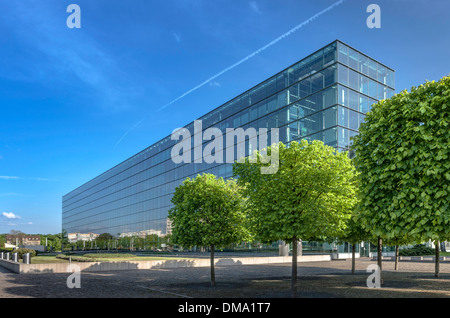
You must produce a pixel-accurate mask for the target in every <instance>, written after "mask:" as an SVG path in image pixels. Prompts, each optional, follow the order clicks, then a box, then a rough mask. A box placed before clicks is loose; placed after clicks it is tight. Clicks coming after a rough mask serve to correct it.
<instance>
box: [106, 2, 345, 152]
mask: <svg viewBox="0 0 450 318" xmlns="http://www.w3.org/2000/svg"><path fill="white" fill-rule="evenodd" d="M344 1H345V0H339V1H337V2H335V3H333V4H332V5H330V6H329V7H327V8H325V9H323V10H322V11H320V12H318V13H316V14H315V15H313V16H312V17H310V18H309V19H307V20H305V21H303V22H302V23H300V24H298V25H296V26H295V27H293V28H292V29H290V30H289V31H287V32H285V33H283V34H282V35H280V36H279V37H277V38H276V39H275V40H273V41H271V42H269V43H267V44H266V45H264V46H263V47H261V48H259V49H258V50H256V51H255V52H253V53H251V54H249V55H247V56H246V57H244V58H243V59H241V60H240V61H238V62H236V63H234V64H233V65H231V66H228V67H227V68H225V69H224V70H222V71H220V72H219V73H217V74H215V75H213V76H211V77H210V78H208V79H207V80H206V81H204V82H202V83H201V84H199V85H197V86H195V87H194V88H191V89H190V90H188V91H187V92H185V93H183V94H182V95H180V96H178V97H177V98H175V99H174V100H172V101H171V102H169V103H167V104H166V105H164V106H162V107H160V108H158V109H157V110H156V112H159V111H161V110H163V109H164V108H166V107H168V106H170V105H172V104H173V103H175V102H177V101H179V100H180V99H182V98H183V97H185V96H186V95H189V94H190V93H192V92H194V91H196V90H197V89H199V88H201V87H203V86H205V85H206V84H208V83H209V82H211V81H212V80H214V79H216V78H217V77H219V76H221V75H223V74H224V73H226V72H228V71H230V70H232V69H234V68H235V67H237V66H239V65H240V64H242V63H244V62H245V61H248V60H249V59H251V58H252V57H254V56H255V55H257V54H259V53H261V52H262V51H264V50H266V49H267V48H269V47H271V46H272V45H275V44H276V43H278V42H279V41H281V40H282V39H284V38H285V37H287V36H289V35H291V34H292V33H294V32H295V31H297V30H298V29H300V28H302V27H304V26H305V25H307V24H308V23H310V22H311V21H313V20H315V19H317V18H318V17H319V16H321V15H322V14H324V13H326V12H328V11H330V10H332V9H333V8H335V7H337V6H338V5H340V4H342V3H343V2H344ZM144 119H145V118H143V119H141V120H140V121H139V122H137V123H136V124H134V125H133V126H132V127H131V128H130V129H128V130H127V132H125V134H124V135H123V136H122V137H121V138H120V139H119V141H118V142H117V143H116V145H115V146H114V148H115V147H116V146H117V145H118V144H119V143H120V142H121V141H122V140H123V139H124V138H125V137H126V136H127V135H128V134H129V133H130V132H131V131H132V130H133V129H135V128H136V127H137V126H139V125H140V124H141V123H142V122H143V121H144Z"/></svg>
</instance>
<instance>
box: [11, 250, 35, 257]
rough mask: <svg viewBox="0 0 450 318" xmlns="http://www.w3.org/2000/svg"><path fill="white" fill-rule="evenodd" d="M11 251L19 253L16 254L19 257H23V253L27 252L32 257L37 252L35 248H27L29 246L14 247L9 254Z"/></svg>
mask: <svg viewBox="0 0 450 318" xmlns="http://www.w3.org/2000/svg"><path fill="white" fill-rule="evenodd" d="M13 253H18V254H19V255H18V257H19V259H22V258H23V255H24V254H27V253H30V256H31V257H34V256H36V254H37V252H36V251H35V250H32V249H29V248H18V249H16V250H14V251H12V252H11V255H12V254H13Z"/></svg>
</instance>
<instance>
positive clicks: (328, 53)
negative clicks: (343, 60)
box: [323, 44, 336, 66]
mask: <svg viewBox="0 0 450 318" xmlns="http://www.w3.org/2000/svg"><path fill="white" fill-rule="evenodd" d="M335 53H336V46H335V45H334V44H333V45H330V46H327V47H326V48H325V49H324V53H323V65H324V66H327V65H331V64H332V63H333V62H334V61H335V59H336V58H335Z"/></svg>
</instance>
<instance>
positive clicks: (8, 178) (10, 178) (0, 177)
mask: <svg viewBox="0 0 450 318" xmlns="http://www.w3.org/2000/svg"><path fill="white" fill-rule="evenodd" d="M0 179H3V180H12V179H20V178H19V177H15V176H0Z"/></svg>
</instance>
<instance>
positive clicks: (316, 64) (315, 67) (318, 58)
mask: <svg viewBox="0 0 450 318" xmlns="http://www.w3.org/2000/svg"><path fill="white" fill-rule="evenodd" d="M322 68H323V50H320V51H319V52H317V53H315V54H314V55H313V56H312V57H311V74H314V72H317V71H319V70H320V69H322Z"/></svg>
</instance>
